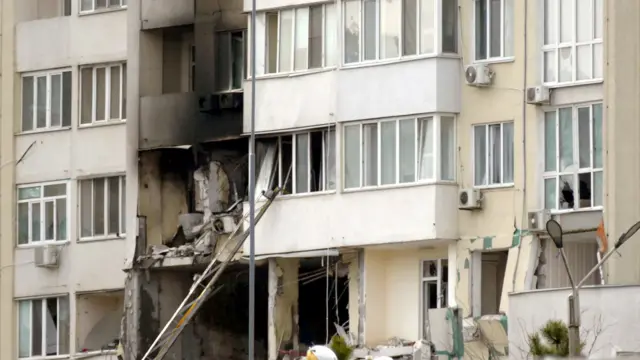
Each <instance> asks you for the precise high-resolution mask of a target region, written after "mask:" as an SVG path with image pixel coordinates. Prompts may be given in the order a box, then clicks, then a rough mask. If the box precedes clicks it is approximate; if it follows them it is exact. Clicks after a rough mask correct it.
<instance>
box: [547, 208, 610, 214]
mask: <svg viewBox="0 0 640 360" xmlns="http://www.w3.org/2000/svg"><path fill="white" fill-rule="evenodd" d="M603 209H604V207H603V206H594V207H590V208H580V209H553V210H549V213H550V214H551V215H566V214H579V213H589V212H596V211H602V210H603Z"/></svg>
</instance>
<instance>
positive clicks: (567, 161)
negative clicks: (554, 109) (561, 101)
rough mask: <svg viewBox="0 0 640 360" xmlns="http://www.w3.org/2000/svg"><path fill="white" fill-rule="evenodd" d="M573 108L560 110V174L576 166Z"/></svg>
mask: <svg viewBox="0 0 640 360" xmlns="http://www.w3.org/2000/svg"><path fill="white" fill-rule="evenodd" d="M571 111H572V109H571V108H565V109H560V110H559V119H558V121H559V122H560V124H559V128H560V134H559V135H560V136H559V142H560V169H559V170H560V172H567V171H571V169H570V167H571V166H573V165H574V161H573V123H572V122H573V119H572V117H571Z"/></svg>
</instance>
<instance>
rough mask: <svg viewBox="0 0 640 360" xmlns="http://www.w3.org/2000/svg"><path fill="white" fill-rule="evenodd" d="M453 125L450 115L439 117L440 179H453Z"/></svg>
mask: <svg viewBox="0 0 640 360" xmlns="http://www.w3.org/2000/svg"><path fill="white" fill-rule="evenodd" d="M454 141H455V127H454V119H453V117H451V116H442V117H441V118H440V160H441V163H440V179H441V180H454V179H455V168H454V165H455V144H454Z"/></svg>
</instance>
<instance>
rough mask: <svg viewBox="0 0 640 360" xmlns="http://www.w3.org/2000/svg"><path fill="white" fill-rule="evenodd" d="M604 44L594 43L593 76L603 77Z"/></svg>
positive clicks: (596, 77)
mask: <svg viewBox="0 0 640 360" xmlns="http://www.w3.org/2000/svg"><path fill="white" fill-rule="evenodd" d="M602 64H603V59H602V44H594V45H593V78H594V79H602V67H603V65H602Z"/></svg>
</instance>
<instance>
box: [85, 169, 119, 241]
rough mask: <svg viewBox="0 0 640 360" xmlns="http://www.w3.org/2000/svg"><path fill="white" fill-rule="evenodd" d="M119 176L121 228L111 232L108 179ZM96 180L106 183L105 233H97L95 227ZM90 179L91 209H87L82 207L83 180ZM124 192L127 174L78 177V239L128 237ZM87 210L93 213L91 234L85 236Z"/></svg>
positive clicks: (104, 201)
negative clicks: (84, 215) (83, 229)
mask: <svg viewBox="0 0 640 360" xmlns="http://www.w3.org/2000/svg"><path fill="white" fill-rule="evenodd" d="M114 177H117V178H118V194H119V196H118V229H119V230H121V231H120V232H117V233H109V220H110V218H109V205H110V204H109V198H110V197H109V194H110V187H109V186H108V179H110V178H114ZM94 180H103V181H104V184H105V188H104V189H105V191H104V199H103V204H104V209H103V216H104V219H103V224H104V234H101V235H96V234H95V229H94V228H93V227H94V217H95V214H94V211H93V204H94V203H95V196H96V194H95V191H94V190H95V189H94ZM84 181H90V182H91V209H89V210H86V209H83V208H82V182H84ZM123 192H124V194H125V195H126V177H125V175H109V176H99V177H92V178H83V179H78V239H79V240H81V241H90V240H103V239H114V238H124V237H126V230H127V229H126V225H127V224H126V217H125V218H124V219H123V215H124V214H126V204H125V201H123V200H124V199H123ZM85 211H89V212H90V213H91V235H89V236H84V235H83V234H82V226H83V224H82V214H83V213H84V212H85Z"/></svg>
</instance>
